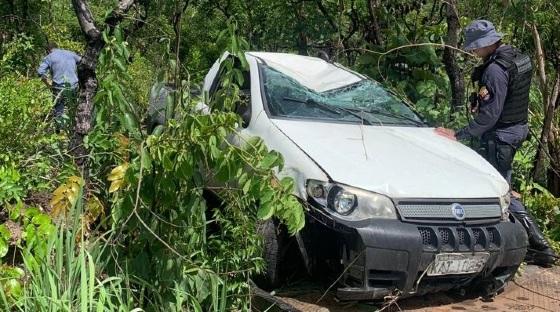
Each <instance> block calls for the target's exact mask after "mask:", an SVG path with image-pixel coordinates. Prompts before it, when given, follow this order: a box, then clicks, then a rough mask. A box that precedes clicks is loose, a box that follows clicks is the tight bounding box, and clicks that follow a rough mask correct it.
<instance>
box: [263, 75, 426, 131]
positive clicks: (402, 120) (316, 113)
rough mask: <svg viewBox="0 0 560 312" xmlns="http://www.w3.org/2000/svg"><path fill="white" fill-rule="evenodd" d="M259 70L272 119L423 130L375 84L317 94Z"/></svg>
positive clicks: (366, 81)
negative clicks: (281, 118)
mask: <svg viewBox="0 0 560 312" xmlns="http://www.w3.org/2000/svg"><path fill="white" fill-rule="evenodd" d="M260 66H261V72H262V76H263V87H264V93H265V98H266V105H267V108H268V111H269V113H270V115H271V116H272V117H284V118H295V119H321V120H329V121H331V120H332V121H341V122H356V123H366V124H372V125H373V124H375V125H380V124H390V125H412V126H424V124H423V123H422V120H421V119H420V118H419V117H418V116H417V115H416V114H415V113H414V112H413V111H412V110H411V109H410V108H409V107H408V106H407V105H406V104H405V103H403V102H402V101H401V100H399V99H398V98H397V97H395V96H394V95H392V94H391V93H389V92H388V91H387V90H386V89H384V88H383V87H382V86H381V85H380V84H379V83H378V82H376V81H374V80H369V79H363V80H361V81H358V82H356V83H353V84H350V85H347V86H344V87H342V88H338V89H334V90H328V91H324V92H317V91H314V90H311V89H309V88H307V87H305V86H303V85H301V84H300V83H299V82H297V81H296V80H295V79H293V78H291V77H289V76H287V75H285V74H283V73H281V72H279V71H277V70H275V69H273V68H271V67H269V66H267V65H264V64H261V65H260ZM341 70H343V69H341Z"/></svg>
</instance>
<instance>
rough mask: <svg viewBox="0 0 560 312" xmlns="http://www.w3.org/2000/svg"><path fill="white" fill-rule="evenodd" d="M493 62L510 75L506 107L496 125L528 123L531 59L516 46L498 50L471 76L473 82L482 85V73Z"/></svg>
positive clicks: (498, 126) (531, 75)
mask: <svg viewBox="0 0 560 312" xmlns="http://www.w3.org/2000/svg"><path fill="white" fill-rule="evenodd" d="M492 63H496V64H498V65H500V66H501V67H502V68H503V69H504V70H506V71H507V72H508V75H509V80H508V91H507V94H506V99H505V101H504V108H503V110H502V114H501V115H500V118H499V119H498V123H497V124H496V127H497V128H501V127H505V126H508V125H511V124H517V123H526V122H527V120H528V114H529V89H530V88H531V78H532V77H533V72H532V70H533V65H532V64H531V59H530V58H529V56H527V55H524V54H522V53H521V52H520V51H519V50H517V49H514V48H511V50H510V49H508V50H506V51H498V52H496V54H495V55H493V56H491V57H490V59H489V60H488V61H486V62H485V63H484V64H482V65H481V66H479V67H477V68H476V69H475V71H474V73H473V76H472V77H471V79H472V80H473V82H474V81H478V82H479V87H481V86H482V85H480V79H481V77H482V73H483V72H484V71H485V70H486V68H487V67H488V66H489V65H490V64H492Z"/></svg>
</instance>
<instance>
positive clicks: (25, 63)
mask: <svg viewBox="0 0 560 312" xmlns="http://www.w3.org/2000/svg"><path fill="white" fill-rule="evenodd" d="M35 49H36V47H35V45H34V42H33V38H31V37H30V36H28V35H26V34H25V33H18V34H15V35H14V37H13V38H12V40H11V41H9V42H8V43H7V44H5V45H1V46H0V73H2V74H9V73H12V75H13V72H16V73H19V74H24V73H25V71H26V70H27V68H28V67H29V64H30V63H32V62H31V61H32V60H33V59H32V55H33V52H34V51H35Z"/></svg>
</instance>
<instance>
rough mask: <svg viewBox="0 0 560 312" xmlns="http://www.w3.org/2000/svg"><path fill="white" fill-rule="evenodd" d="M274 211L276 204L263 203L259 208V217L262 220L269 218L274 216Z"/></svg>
mask: <svg viewBox="0 0 560 312" xmlns="http://www.w3.org/2000/svg"><path fill="white" fill-rule="evenodd" d="M274 212H275V209H274V205H272V204H271V203H261V205H260V207H259V209H258V210H257V217H258V218H259V219H261V220H267V219H270V217H272V215H273V214H274Z"/></svg>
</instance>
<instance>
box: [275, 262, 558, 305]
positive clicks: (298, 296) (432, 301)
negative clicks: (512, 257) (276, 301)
mask: <svg viewBox="0 0 560 312" xmlns="http://www.w3.org/2000/svg"><path fill="white" fill-rule="evenodd" d="M323 294H324V290H322V289H321V286H316V285H315V286H314V285H305V287H302V286H301V285H299V286H295V287H289V288H286V289H282V290H280V291H279V292H278V294H277V296H278V297H280V298H282V299H283V300H284V301H285V302H287V303H289V304H291V305H292V306H293V307H295V308H296V309H298V310H300V311H302V312H338V311H344V312H365V311H368V312H373V311H381V310H382V311H391V312H393V311H416V312H427V311H435V312H444V311H452V312H457V311H466V312H474V311H496V312H513V311H521V312H524V311H531V312H541V311H560V266H556V267H553V268H549V269H543V268H539V267H537V266H532V265H529V266H525V267H523V268H522V270H521V273H519V274H518V276H517V277H516V278H515V280H514V281H512V282H510V283H509V284H508V285H507V286H506V288H505V291H504V292H503V293H501V294H499V295H498V296H496V297H495V298H493V299H492V300H491V301H487V300H483V299H482V298H477V297H472V296H470V297H469V294H466V295H465V296H462V297H461V296H459V295H457V294H452V293H436V294H430V295H426V296H421V297H412V298H408V299H403V300H399V301H397V302H396V303H394V304H391V305H390V306H387V305H385V306H383V304H382V303H363V302H339V301H338V300H337V299H336V297H335V296H334V292H329V293H327V294H326V295H325V296H324V298H323V299H322V300H321V301H320V302H319V303H317V301H318V299H319V298H320V297H321V296H322V295H323Z"/></svg>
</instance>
